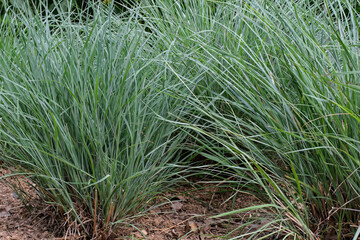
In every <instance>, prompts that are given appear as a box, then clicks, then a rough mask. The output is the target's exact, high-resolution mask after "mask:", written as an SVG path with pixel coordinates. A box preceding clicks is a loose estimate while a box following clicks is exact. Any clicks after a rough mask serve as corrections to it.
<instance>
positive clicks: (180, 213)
mask: <svg viewBox="0 0 360 240" xmlns="http://www.w3.org/2000/svg"><path fill="white" fill-rule="evenodd" d="M234 194H235V192H234V191H233V190H231V189H229V188H224V187H221V186H218V185H216V184H213V183H202V184H201V185H200V189H199V186H196V187H190V186H186V187H179V188H176V190H175V191H173V192H167V193H165V194H163V195H162V196H159V197H158V198H157V199H156V200H155V201H153V202H152V203H151V204H150V206H152V207H149V209H148V210H147V212H146V213H145V214H144V215H143V216H141V217H139V218H137V219H135V220H134V221H132V222H131V224H130V225H132V226H127V227H120V228H119V229H118V234H116V235H117V237H116V239H149V240H172V239H184V240H186V239H187V240H207V239H223V238H222V236H224V235H226V234H228V233H229V232H231V231H234V232H233V233H232V234H229V235H228V237H229V236H236V235H237V234H239V232H240V229H239V227H240V225H242V224H244V223H245V222H246V220H247V219H249V217H254V216H250V215H251V214H250V215H249V213H247V214H245V213H244V214H235V215H233V216H232V217H231V218H229V217H223V218H209V217H211V216H215V215H217V214H220V213H224V212H228V211H231V210H234V209H240V208H245V207H249V206H253V205H255V204H259V203H260V202H259V200H258V199H256V198H255V197H254V196H252V195H248V194H244V193H237V194H236V196H235V197H234V196H233V195H234ZM252 214H253V215H256V216H258V217H260V213H259V212H254V213H252ZM258 227H260V225H259V226H258V225H257V224H252V225H250V226H248V228H247V229H249V228H252V229H253V230H254V229H256V228H258Z"/></svg>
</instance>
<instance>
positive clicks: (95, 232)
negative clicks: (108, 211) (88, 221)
mask: <svg viewBox="0 0 360 240" xmlns="http://www.w3.org/2000/svg"><path fill="white" fill-rule="evenodd" d="M96 207H97V189H95V207H94V235H95V236H96V234H97V231H96Z"/></svg>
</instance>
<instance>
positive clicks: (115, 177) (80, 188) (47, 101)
mask: <svg viewBox="0 0 360 240" xmlns="http://www.w3.org/2000/svg"><path fill="white" fill-rule="evenodd" d="M24 4H25V3H24ZM24 6H25V5H24ZM27 9H28V8H27V7H26V6H25V7H21V6H19V8H15V7H12V8H9V9H7V12H6V14H7V15H6V16H4V17H3V18H2V22H1V30H2V33H4V35H2V36H1V44H0V46H1V48H0V116H1V121H0V154H1V159H2V160H3V161H4V163H5V164H6V165H7V166H13V167H14V169H15V170H16V171H17V172H16V173H14V174H21V175H23V176H25V177H27V178H28V179H29V180H31V181H32V182H33V183H34V184H35V188H36V189H37V190H38V191H39V193H40V194H41V196H42V197H43V198H44V200H45V201H47V202H49V203H52V204H53V205H54V206H55V207H56V208H57V209H58V210H59V212H60V213H63V214H64V213H65V214H66V215H67V216H68V217H67V218H68V219H67V221H68V223H69V225H68V226H81V227H80V228H77V229H75V228H74V229H70V230H71V231H72V232H71V231H70V230H69V232H68V235H71V234H75V233H76V234H86V235H87V236H92V237H99V236H100V235H102V236H103V237H104V236H105V237H106V234H107V232H110V230H111V227H112V225H113V223H114V222H117V223H120V222H121V221H123V220H124V218H125V217H127V216H129V215H131V214H136V213H137V211H138V209H140V208H141V207H143V206H144V205H145V203H146V201H148V200H149V199H150V198H151V197H153V196H154V195H155V194H156V193H158V192H159V191H164V189H166V188H167V187H168V186H170V185H171V183H172V182H173V181H175V180H176V179H175V178H173V175H174V174H176V173H177V171H175V169H176V165H177V163H179V162H180V161H182V160H183V159H184V158H185V154H181V153H180V151H181V149H180V147H179V143H181V142H182V141H183V139H184V133H183V132H181V131H179V130H178V127H176V126H175V125H170V124H168V123H166V122H165V121H164V119H171V118H172V115H169V113H172V114H173V115H174V116H175V115H176V116H181V115H182V113H183V108H184V104H182V103H178V101H179V100H177V99H175V98H173V97H171V96H169V95H167V94H165V93H164V90H165V89H167V88H173V87H174V88H176V84H173V82H172V80H171V79H174V77H173V75H174V74H172V73H171V72H168V71H167V69H166V68H165V67H164V66H163V65H162V64H158V62H159V59H165V58H166V56H161V52H159V51H158V49H156V48H152V47H151V44H152V45H154V42H152V43H151V44H150V43H149V41H150V39H151V36H152V35H151V33H149V32H147V31H145V30H144V29H145V26H144V25H143V24H139V19H138V17H137V13H136V12H132V13H130V17H127V18H121V16H117V15H115V14H112V9H111V6H110V7H106V8H105V7H104V6H101V5H94V6H92V12H93V14H91V15H87V13H86V11H84V12H81V13H80V15H79V13H77V14H74V13H72V12H69V11H66V8H65V10H64V9H60V10H59V11H58V12H59V14H56V15H55V14H52V13H51V12H49V11H47V9H46V8H45V10H43V11H42V14H36V13H34V12H31V11H30V10H29V11H28V10H27ZM29 9H30V8H29ZM180 156H181V157H182V159H180ZM170 163H171V164H170ZM77 231H78V232H77Z"/></svg>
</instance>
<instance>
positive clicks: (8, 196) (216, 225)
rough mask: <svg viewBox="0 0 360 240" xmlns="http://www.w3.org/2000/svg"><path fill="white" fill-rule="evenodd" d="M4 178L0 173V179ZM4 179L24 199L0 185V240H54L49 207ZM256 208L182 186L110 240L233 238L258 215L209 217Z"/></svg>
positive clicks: (211, 189)
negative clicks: (26, 197)
mask: <svg viewBox="0 0 360 240" xmlns="http://www.w3.org/2000/svg"><path fill="white" fill-rule="evenodd" d="M9 172H10V171H9V170H5V169H1V168H0V177H1V176H4V175H6V174H9ZM6 179H7V181H8V183H11V184H13V185H18V186H19V185H21V186H22V188H23V189H24V191H25V192H26V193H27V195H28V196H29V198H28V199H22V195H21V196H18V195H17V194H16V193H15V192H14V190H13V189H12V188H11V187H9V185H8V184H5V183H4V181H3V180H0V239H13V240H20V239H30V240H31V239H55V236H56V235H58V233H59V229H60V228H61V227H62V228H63V226H60V225H62V224H59V223H56V221H57V220H56V216H54V214H53V211H52V209H51V207H50V206H49V205H47V204H45V203H44V202H43V201H42V200H41V199H40V198H39V196H38V194H37V192H36V191H35V189H34V187H33V186H32V183H31V182H30V181H28V180H27V179H26V178H24V177H19V178H18V180H16V178H14V177H9V178H6ZM23 203H26V205H24V204H23ZM259 203H260V201H259V200H257V199H256V198H255V197H254V196H252V195H249V194H245V193H236V191H234V190H232V189H230V188H227V187H222V186H221V184H214V183H204V182H203V183H201V182H198V183H197V184H196V187H195V186H189V185H187V186H182V187H178V188H176V189H175V190H173V191H171V192H170V191H168V192H166V193H164V194H161V195H158V196H157V197H156V198H155V199H153V200H152V201H151V202H149V204H148V206H149V207H148V208H147V210H146V211H145V212H144V213H143V214H142V215H141V216H138V217H136V218H135V217H133V218H129V219H127V221H126V224H123V225H120V226H119V227H118V228H117V229H116V231H114V234H113V237H114V238H112V239H149V240H172V239H174V240H175V239H183V240H186V239H187V240H207V239H223V238H221V236H225V235H226V234H228V233H230V234H229V235H227V236H228V237H232V236H236V235H237V234H239V232H240V230H241V229H240V228H239V227H240V225H242V224H244V223H245V222H246V221H248V219H249V217H259V218H261V213H260V212H259V211H257V212H252V213H242V214H235V215H233V216H232V217H231V218H229V217H222V218H209V217H211V216H214V215H217V214H220V213H224V212H228V211H231V210H234V209H240V208H244V207H249V206H252V205H255V204H259ZM58 220H59V219H58ZM58 222H61V221H60V220H59V221H58ZM56 224H57V225H56ZM264 224H265V223H264ZM260 226H261V223H260V225H259V224H256V223H254V224H250V225H248V227H247V229H245V231H246V230H248V229H249V228H251V229H252V230H256V229H258V228H259V227H260ZM232 231H233V232H232ZM231 232H232V233H231ZM58 239H61V238H58ZM63 239H72V238H69V237H67V238H63ZM77 239H79V238H77Z"/></svg>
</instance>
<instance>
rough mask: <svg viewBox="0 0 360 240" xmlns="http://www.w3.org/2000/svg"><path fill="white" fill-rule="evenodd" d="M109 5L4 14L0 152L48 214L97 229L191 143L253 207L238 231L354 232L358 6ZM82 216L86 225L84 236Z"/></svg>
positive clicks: (163, 176)
mask: <svg viewBox="0 0 360 240" xmlns="http://www.w3.org/2000/svg"><path fill="white" fill-rule="evenodd" d="M113 7H114V6H113V5H112V4H110V6H106V7H105V5H103V4H99V5H94V6H92V7H91V13H92V14H88V15H87V14H86V13H88V12H89V11H85V12H82V13H80V15H78V13H76V14H75V13H74V12H72V13H71V12H67V11H65V10H58V11H56V14H55V13H54V12H50V11H48V10H47V9H46V8H45V12H41V13H40V14H38V15H37V14H33V13H31V12H27V11H26V8H22V9H16V8H9V9H8V10H7V11H6V12H5V13H6V14H5V15H4V16H3V18H2V22H1V32H2V33H4V34H2V35H1V36H0V51H1V55H0V114H1V122H0V124H1V125H0V142H1V143H0V147H1V149H0V153H1V157H2V158H3V160H4V162H5V163H7V164H9V165H12V166H17V169H18V170H20V171H23V173H24V174H26V175H27V176H29V178H30V179H31V180H32V181H33V182H35V183H36V185H37V188H38V190H39V192H41V194H42V195H43V197H44V198H45V199H46V200H47V201H51V202H53V203H54V205H55V206H58V207H59V209H60V210H61V211H63V212H70V213H71V214H72V215H73V216H74V218H75V219H76V220H77V221H78V222H80V223H83V224H84V223H85V222H86V220H87V218H90V219H92V222H91V226H93V225H92V224H93V223H94V222H95V223H96V222H97V223H99V228H100V227H101V228H103V229H106V228H107V227H108V226H109V224H108V223H107V219H109V222H110V223H114V222H115V223H120V222H121V221H123V219H124V217H126V216H129V215H131V214H134V213H136V211H137V210H138V208H141V207H142V206H143V205H144V203H145V201H146V200H147V199H149V198H151V197H152V196H154V194H156V193H157V192H158V191H159V190H160V188H161V187H166V186H170V184H171V182H173V181H176V180H177V178H176V174H177V173H179V171H180V169H183V168H177V167H176V166H178V165H179V164H180V163H183V160H184V159H183V157H184V156H185V155H184V153H183V152H182V151H181V149H184V148H185V147H184V146H195V147H194V148H193V152H195V154H201V155H203V156H204V157H205V158H206V159H208V161H209V163H208V164H207V167H206V171H208V172H207V173H208V174H210V175H216V176H218V177H220V178H222V179H228V181H229V183H231V184H234V185H233V186H234V188H236V189H238V191H239V192H240V191H245V192H249V193H251V194H254V195H256V196H258V197H259V198H260V199H261V200H262V201H263V202H264V203H266V204H265V205H263V206H259V207H262V208H264V214H263V216H261V219H252V220H251V221H254V222H256V221H260V220H263V219H266V221H262V223H264V222H265V223H266V224H262V225H261V226H262V227H261V228H259V229H256V230H253V231H251V230H250V231H248V230H247V231H245V230H244V231H243V233H242V234H241V235H239V239H240V238H242V237H247V239H248V238H249V239H260V238H261V237H263V239H269V238H270V237H274V238H275V239H282V238H283V239H326V238H329V237H333V236H337V237H338V239H341V238H345V237H353V238H354V239H356V238H357V236H358V235H359V234H360V230H358V231H357V232H356V230H357V229H355V228H351V226H352V225H354V226H356V225H357V224H358V223H357V221H358V218H359V210H358V209H359V207H360V182H359V180H358V179H359V178H360V171H359V167H360V162H359V157H360V142H359V134H360V130H359V129H360V128H359V123H360V109H359V103H360V94H359V90H360V89H359V77H360V76H359V75H360V69H359V68H360V62H359V61H360V59H359V54H360V52H359V46H360V44H359V41H360V39H359V21H358V19H359V17H360V16H359V14H358V12H357V11H356V7H357V5H356V4H352V2H351V1H348V0H342V1H340V0H339V1H327V0H324V1H307V0H300V1H280V0H272V1H265V0H256V1H237V0H228V1H208V0H181V1H180V0H167V1H161V0H158V1H150V0H143V1H140V3H139V5H137V6H136V7H133V8H132V9H129V10H128V11H127V12H126V13H124V14H120V15H119V14H114V13H113ZM190 137H191V139H192V140H191V141H192V142H191V145H189V144H186V143H187V142H188V141H189V139H190ZM198 149H201V150H202V151H200V150H198ZM187 153H188V152H187ZM211 164H213V165H215V166H214V168H212V169H209V165H211ZM19 166H20V167H19ZM204 171H205V170H204ZM204 171H202V173H203V172H204ZM219 171H220V172H219ZM174 176H175V177H174ZM235 196H236V195H235ZM245 210H246V209H245ZM245 210H234V211H233V212H230V213H224V214H223V215H230V214H237V213H238V212H239V211H245ZM248 210H251V209H248ZM94 219H96V220H94ZM249 221H250V220H249ZM95 225H96V224H95ZM91 226H88V225H86V226H85V225H84V230H85V231H87V234H88V235H93V236H94V237H95V236H98V235H99V233H97V231H96V229H94V228H92V227H91ZM359 229H360V228H359ZM240 230H241V229H240ZM355 232H356V233H355ZM354 233H355V236H354Z"/></svg>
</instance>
